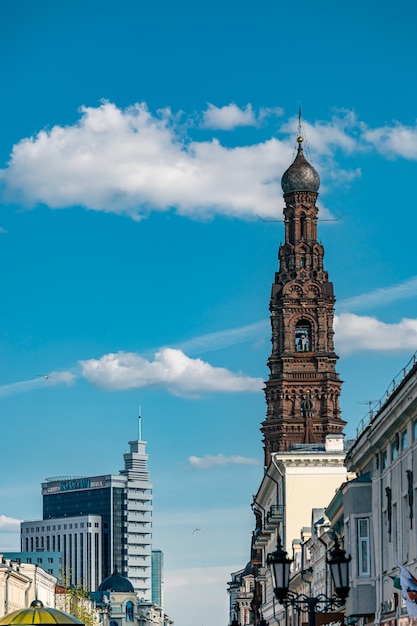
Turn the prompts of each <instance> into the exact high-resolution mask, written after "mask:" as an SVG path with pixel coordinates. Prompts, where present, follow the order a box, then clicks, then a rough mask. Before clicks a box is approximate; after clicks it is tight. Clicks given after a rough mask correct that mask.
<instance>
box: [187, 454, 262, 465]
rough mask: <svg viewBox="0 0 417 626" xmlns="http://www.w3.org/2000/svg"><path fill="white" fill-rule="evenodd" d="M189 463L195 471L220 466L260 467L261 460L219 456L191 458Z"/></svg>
mask: <svg viewBox="0 0 417 626" xmlns="http://www.w3.org/2000/svg"><path fill="white" fill-rule="evenodd" d="M188 461H189V463H190V465H191V467H193V468H195V469H209V468H210V467H217V466H219V465H260V461H259V459H250V458H248V457H244V456H239V455H232V456H224V455H223V454H217V455H215V456H210V455H207V456H203V457H200V456H190V457H189V458H188Z"/></svg>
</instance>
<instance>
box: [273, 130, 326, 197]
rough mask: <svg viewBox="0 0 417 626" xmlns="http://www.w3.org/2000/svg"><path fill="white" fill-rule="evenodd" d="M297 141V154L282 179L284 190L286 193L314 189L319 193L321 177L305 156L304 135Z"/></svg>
mask: <svg viewBox="0 0 417 626" xmlns="http://www.w3.org/2000/svg"><path fill="white" fill-rule="evenodd" d="M297 141H298V151H297V156H296V157H295V159H294V161H293V163H292V164H291V165H290V167H289V168H288V169H287V171H286V172H284V174H283V176H282V179H281V187H282V191H283V192H284V194H286V193H290V192H291V191H313V192H314V193H317V191H318V190H319V187H320V177H319V175H318V174H317V172H316V170H315V169H314V167H313V166H312V165H310V163H309V162H308V161H307V159H306V158H305V156H304V152H303V148H302V142H303V139H302V137H298V139H297Z"/></svg>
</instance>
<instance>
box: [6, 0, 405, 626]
mask: <svg viewBox="0 0 417 626" xmlns="http://www.w3.org/2000/svg"><path fill="white" fill-rule="evenodd" d="M416 12H417V9H416V6H415V4H414V3H412V2H409V1H406V2H405V1H404V0H400V1H399V2H396V3H395V4H394V3H391V2H386V1H382V2H381V1H379V2H376V1H369V0H368V2H366V3H363V2H357V1H355V0H354V1H353V2H349V3H337V4H335V3H334V2H327V1H323V2H318V3H311V2H304V1H300V2H298V3H284V2H279V1H278V0H275V1H272V0H260V1H258V2H257V3H256V4H255V3H252V2H235V1H234V0H223V2H219V1H218V0H212V1H211V2H210V3H205V2H201V3H198V4H196V3H195V2H188V1H186V0H179V1H178V2H176V3H172V2H166V1H165V0H160V2H158V3H151V2H144V1H136V2H134V1H132V0H125V1H123V0H121V1H120V0H119V2H117V3H116V2H109V1H105V0H100V2H98V1H97V2H95V1H92V0H83V1H82V2H81V1H78V0H71V2H69V1H67V0H61V1H60V2H52V1H43V2H39V3H33V2H30V1H28V0H24V1H19V0H14V1H13V2H11V1H6V2H3V3H2V6H1V8H0V18H1V19H0V50H1V54H0V63H1V72H0V76H1V91H2V97H1V98H0V125H1V128H0V137H1V141H0V168H1V174H0V190H1V196H0V201H1V213H0V229H1V233H0V267H1V268H2V292H3V306H2V307H1V310H0V355H1V358H0V374H1V378H0V403H1V414H2V419H3V428H2V460H3V467H6V468H8V469H7V471H4V472H3V474H2V479H1V482H0V503H1V506H0V549H6V548H7V549H9V548H10V549H12V548H17V547H18V533H17V532H16V531H17V529H18V522H17V520H21V519H34V518H38V517H40V516H41V497H40V483H41V482H42V480H44V479H45V477H48V476H57V475H74V474H76V475H95V474H101V473H103V472H106V473H107V472H117V471H118V470H119V469H121V467H122V464H123V453H124V452H125V451H126V449H127V442H128V441H129V440H130V439H132V438H135V437H136V435H137V419H136V418H137V413H138V406H139V405H141V406H142V413H143V435H144V438H145V439H146V440H147V441H148V446H147V450H148V452H149V455H150V459H149V466H150V470H151V473H152V481H153V484H154V498H155V513H154V520H155V547H158V548H160V549H162V550H163V551H164V553H165V563H166V610H167V612H168V613H170V614H171V615H172V617H173V618H174V619H175V622H176V624H178V625H179V626H196V624H197V625H198V624H200V623H201V624H202V625H203V626H207V624H208V623H209V622H216V621H217V622H218V623H227V619H228V618H227V596H226V591H225V590H226V582H227V580H228V578H229V575H230V572H232V571H234V570H236V569H238V568H240V567H243V566H244V565H245V564H246V562H247V560H248V558H249V542H250V532H251V528H252V524H253V520H252V514H251V511H250V502H251V499H252V494H253V493H254V492H255V491H256V490H257V486H258V484H259V481H260V478H261V474H262V459H263V453H262V445H261V436H260V432H259V426H260V423H261V422H262V420H263V419H264V416H265V403H264V396H263V393H262V391H261V389H262V381H263V380H265V379H266V378H267V376H268V371H267V368H266V359H267V357H268V355H269V350H270V331H269V322H268V304H269V295H270V287H271V283H272V281H273V278H274V272H275V271H276V269H277V267H278V265H277V249H278V246H279V243H280V242H281V241H282V239H283V228H282V224H281V223H280V222H279V220H280V219H281V215H282V207H283V200H282V192H281V188H280V178H281V175H282V173H283V171H284V170H285V169H286V168H287V167H288V165H289V164H290V163H291V161H292V159H293V157H294V149H295V143H296V142H295V139H296V134H297V115H298V108H299V106H301V107H302V112H303V123H304V132H305V135H306V139H307V142H306V143H307V150H308V151H307V156H308V158H309V159H310V161H311V162H312V163H313V164H314V166H315V167H316V169H317V170H318V171H319V173H320V177H321V181H322V182H321V188H320V196H319V203H318V206H319V207H320V216H321V217H322V218H323V220H328V221H323V222H321V223H320V224H319V236H320V238H321V239H322V241H323V243H324V245H325V266H326V269H327V271H328V272H329V275H330V279H331V280H332V281H333V283H334V287H335V293H336V297H337V307H336V314H337V317H336V325H335V330H336V337H335V341H336V347H337V350H338V353H339V355H340V360H339V363H338V370H339V372H340V375H341V378H342V379H343V380H344V381H345V382H344V386H343V391H342V409H343V418H344V419H345V420H346V421H347V422H348V425H347V427H346V435H347V436H348V437H353V436H354V435H355V430H356V428H357V426H358V424H359V423H360V420H361V418H362V417H363V416H364V414H365V413H366V410H367V404H366V403H367V402H368V401H370V400H372V401H373V400H377V399H379V398H380V397H382V396H383V395H384V393H385V389H386V388H387V387H388V386H389V384H390V381H391V379H392V378H393V377H394V376H395V375H396V374H397V373H398V372H399V371H400V370H401V368H402V367H403V366H404V365H405V364H406V363H407V362H408V360H409V359H410V358H411V356H412V355H413V353H414V352H415V351H416V350H417V315H416V307H415V302H416V295H417V270H416V263H415V226H416V217H415V211H416V206H415V199H414V184H415V180H416V175H417V167H416V162H417V126H416V117H417V114H416V83H415V59H416V56H417V50H416V38H415V23H416V18H417V15H416ZM258 216H261V217H263V218H264V219H266V220H278V221H277V222H275V221H263V220H262V219H259V217H258ZM40 375H45V376H46V375H47V376H49V378H43V377H42V376H40ZM197 527H198V528H201V529H202V530H201V531H199V532H197V533H192V531H193V529H194V528H197ZM202 615H204V618H202ZM198 620H200V621H198Z"/></svg>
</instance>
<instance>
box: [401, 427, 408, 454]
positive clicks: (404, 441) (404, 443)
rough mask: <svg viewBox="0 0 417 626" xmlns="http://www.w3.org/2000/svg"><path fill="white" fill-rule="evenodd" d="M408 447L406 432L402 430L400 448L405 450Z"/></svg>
mask: <svg viewBox="0 0 417 626" xmlns="http://www.w3.org/2000/svg"><path fill="white" fill-rule="evenodd" d="M407 447H408V433H407V430H403V431H402V433H401V450H405V449H406V448H407Z"/></svg>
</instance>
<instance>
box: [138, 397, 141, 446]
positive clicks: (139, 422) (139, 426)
mask: <svg viewBox="0 0 417 626" xmlns="http://www.w3.org/2000/svg"><path fill="white" fill-rule="evenodd" d="M138 430H139V433H138V434H139V441H142V407H141V405H140V404H139V409H138Z"/></svg>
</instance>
